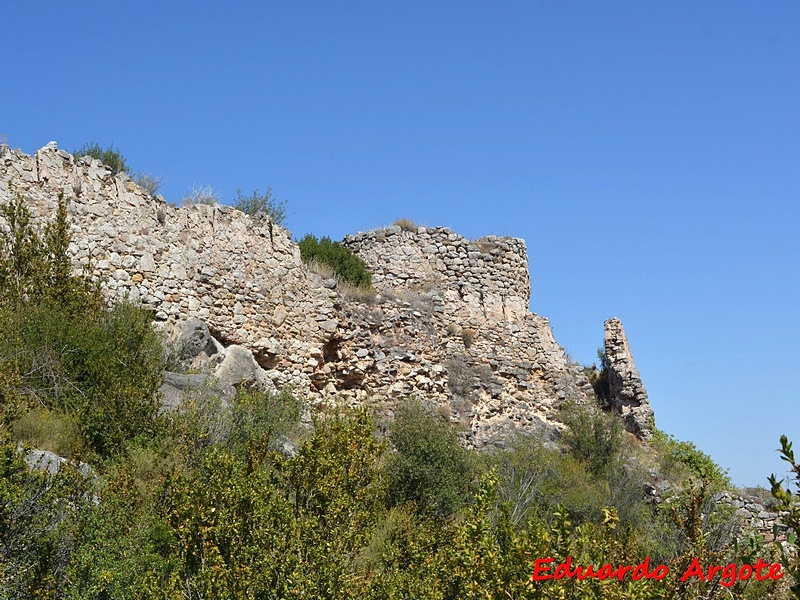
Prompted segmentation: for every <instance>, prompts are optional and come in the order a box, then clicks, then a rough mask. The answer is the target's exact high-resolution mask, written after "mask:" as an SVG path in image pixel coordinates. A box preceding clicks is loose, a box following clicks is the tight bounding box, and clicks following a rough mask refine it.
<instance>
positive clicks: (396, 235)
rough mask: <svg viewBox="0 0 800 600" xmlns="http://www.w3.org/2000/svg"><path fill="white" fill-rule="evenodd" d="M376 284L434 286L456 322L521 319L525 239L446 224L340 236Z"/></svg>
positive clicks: (526, 293)
mask: <svg viewBox="0 0 800 600" xmlns="http://www.w3.org/2000/svg"><path fill="white" fill-rule="evenodd" d="M343 244H344V245H345V246H347V247H348V248H350V249H351V250H352V251H353V252H355V253H356V254H358V256H359V257H360V258H361V259H362V260H363V261H364V262H365V263H366V264H367V266H368V267H369V270H370V272H371V273H372V274H373V275H372V279H373V283H374V285H375V286H376V287H377V288H379V289H383V288H389V289H392V288H416V289H430V288H433V287H435V288H437V289H439V290H440V292H441V295H442V300H443V303H444V307H445V312H446V314H447V315H449V316H451V317H453V318H458V319H459V320H460V321H461V322H469V323H479V322H481V321H485V320H491V321H512V322H513V321H521V320H523V319H524V318H525V316H526V315H527V314H528V312H529V309H528V302H529V301H530V295H531V286H530V278H529V275H528V255H527V251H526V249H525V241H524V240H521V239H517V238H510V237H496V236H488V237H484V238H481V239H479V240H476V241H474V242H472V241H469V240H467V239H466V238H464V237H462V236H460V235H458V234H457V233H454V232H453V231H450V230H449V229H447V228H446V227H417V228H415V229H411V230H409V229H403V228H401V227H399V226H397V225H393V226H392V227H388V228H386V229H376V230H374V231H368V232H366V233H363V232H359V233H357V234H354V235H349V236H346V237H345V238H344V240H343Z"/></svg>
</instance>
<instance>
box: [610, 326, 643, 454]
mask: <svg viewBox="0 0 800 600" xmlns="http://www.w3.org/2000/svg"><path fill="white" fill-rule="evenodd" d="M605 354H606V359H607V360H608V384H609V391H610V393H611V401H612V405H613V407H614V408H615V409H616V410H617V412H619V414H621V415H622V419H623V422H624V423H625V428H626V429H627V430H628V431H630V432H631V433H634V434H635V435H637V436H638V437H640V438H641V439H645V440H649V439H650V437H651V436H652V434H653V431H652V428H653V422H654V421H653V408H652V407H651V406H650V401H649V400H648V398H647V390H645V388H644V384H643V383H642V378H641V376H640V375H639V371H638V370H637V369H636V365H635V364H634V363H633V354H631V348H630V345H629V344H628V338H627V337H625V330H624V329H623V328H622V322H620V320H619V319H616V318H612V319H608V320H607V321H606V322H605Z"/></svg>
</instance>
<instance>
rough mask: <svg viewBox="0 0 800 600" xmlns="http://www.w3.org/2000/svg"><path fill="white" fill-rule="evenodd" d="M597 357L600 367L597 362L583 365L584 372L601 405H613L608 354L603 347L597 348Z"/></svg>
mask: <svg viewBox="0 0 800 600" xmlns="http://www.w3.org/2000/svg"><path fill="white" fill-rule="evenodd" d="M597 358H598V360H599V361H600V367H599V368H598V366H597V365H596V364H592V365H589V366H585V367H583V372H584V374H585V375H586V377H587V378H588V379H589V383H591V384H592V389H594V394H595V396H597V399H598V400H599V402H600V405H601V406H603V407H604V408H605V407H608V406H610V405H611V388H610V387H609V381H608V368H609V365H608V357H607V356H606V353H605V350H603V348H598V349H597Z"/></svg>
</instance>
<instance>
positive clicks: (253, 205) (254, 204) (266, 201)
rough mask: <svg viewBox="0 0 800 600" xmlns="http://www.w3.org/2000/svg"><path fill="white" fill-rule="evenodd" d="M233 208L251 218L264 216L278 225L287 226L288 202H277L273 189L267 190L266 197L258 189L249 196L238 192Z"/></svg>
mask: <svg viewBox="0 0 800 600" xmlns="http://www.w3.org/2000/svg"><path fill="white" fill-rule="evenodd" d="M233 208H235V209H236V210H240V211H242V212H243V213H245V214H247V215H250V216H251V217H254V216H256V215H258V214H264V215H265V216H267V217H269V219H270V221H272V222H273V223H275V224H276V225H280V226H281V227H285V226H286V217H287V214H286V200H275V198H273V197H272V188H267V191H266V192H264V195H261V194H259V192H258V189H255V190H253V193H252V194H251V195H249V196H245V195H244V194H242V190H236V200H235V201H234V203H233Z"/></svg>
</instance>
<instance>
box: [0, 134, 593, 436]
mask: <svg viewBox="0 0 800 600" xmlns="http://www.w3.org/2000/svg"><path fill="white" fill-rule="evenodd" d="M15 194H20V195H21V196H22V197H23V198H24V199H25V201H26V203H27V205H28V206H29V207H30V208H31V209H32V212H33V214H34V216H35V218H37V219H40V220H41V219H47V218H50V217H52V215H53V214H54V210H55V207H56V204H57V198H58V195H59V194H63V195H64V197H66V198H69V199H70V203H69V217H70V223H71V226H72V234H73V244H72V245H71V246H70V253H71V254H72V258H73V262H74V264H75V267H76V269H81V268H86V267H88V268H90V269H91V271H92V273H93V274H94V275H95V276H96V277H97V278H98V279H99V280H100V281H101V282H102V286H103V289H104V292H105V293H106V294H107V297H108V298H109V300H110V301H113V300H114V299H118V298H123V297H126V296H127V297H130V298H131V299H132V300H134V301H137V302H141V303H142V305H143V306H145V307H146V308H149V309H151V310H152V311H153V313H154V314H155V316H156V319H157V320H158V321H160V322H162V323H164V324H165V325H167V326H170V325H171V326H172V327H173V328H174V329H178V328H179V326H180V324H181V323H183V322H185V321H186V319H187V318H189V317H198V318H200V319H202V320H203V321H204V322H205V323H206V324H207V325H208V328H209V329H210V332H211V334H212V335H213V336H214V338H215V339H216V340H218V341H219V342H221V347H224V348H225V349H226V352H227V354H231V355H233V354H236V352H238V350H237V351H236V352H234V350H235V348H234V347H238V346H241V347H243V348H246V349H247V350H249V351H250V352H252V353H253V355H254V357H255V359H256V361H257V362H258V365H259V366H260V368H261V369H263V371H264V372H263V373H261V374H259V378H260V379H261V380H263V378H264V377H266V378H268V379H269V380H270V381H271V382H272V383H274V385H275V386H277V387H282V386H284V385H292V386H293V387H294V389H295V390H296V392H297V393H299V394H301V395H304V396H305V397H306V398H307V399H308V400H309V401H311V402H312V403H314V402H328V401H330V402H347V403H353V404H358V403H365V402H369V403H372V404H373V405H375V406H376V408H377V409H378V412H379V414H385V415H386V416H387V417H388V418H391V413H392V411H393V408H394V406H396V404H397V403H398V402H402V401H404V400H405V399H406V398H410V397H415V396H416V397H419V398H422V399H424V400H425V401H428V402H431V403H434V404H435V405H437V406H438V407H439V410H440V411H441V412H442V414H444V415H445V416H447V417H448V418H450V419H451V420H453V421H454V422H458V423H460V424H461V425H463V427H464V431H465V438H466V440H467V442H468V443H469V444H471V445H474V446H476V447H482V446H487V445H492V444H495V445H502V444H503V443H505V440H507V439H508V438H509V436H510V435H511V434H513V433H514V432H517V431H521V432H539V433H540V434H541V435H545V436H551V437H552V436H553V435H556V434H557V432H558V430H559V429H560V428H563V425H562V424H561V423H559V422H558V418H557V413H558V409H559V407H560V406H561V404H562V403H563V402H565V401H568V400H571V401H575V402H586V401H587V400H588V399H589V398H591V394H592V392H591V386H589V384H588V381H587V380H586V378H585V376H584V375H583V374H582V373H581V371H580V369H579V368H578V367H577V366H576V365H573V364H571V363H570V362H569V361H568V360H567V357H566V355H565V353H564V350H563V348H561V346H559V345H558V344H557V343H556V341H555V339H554V338H553V334H552V331H551V329H550V325H549V323H548V321H547V319H545V318H544V317H541V316H538V315H533V314H531V313H530V312H529V310H528V302H529V298H530V282H529V277H528V270H527V264H528V263H527V255H526V251H525V244H524V242H523V241H522V240H517V239H513V238H495V237H490V238H483V239H481V240H478V241H476V242H470V241H468V240H466V239H464V238H463V237H461V236H459V235H457V234H455V233H453V232H451V231H449V230H447V229H444V228H431V229H428V228H417V229H416V230H415V231H404V230H401V229H400V228H399V227H392V228H389V229H387V230H378V231H375V232H369V233H361V234H357V235H355V236H350V237H349V238H347V240H346V244H347V245H348V246H349V247H351V248H352V249H354V250H356V251H357V253H358V254H359V255H360V256H362V258H364V259H365V260H366V262H367V263H368V265H369V266H370V268H371V269H372V270H373V273H374V277H375V282H376V287H377V289H378V293H377V294H375V295H374V296H373V297H370V298H362V299H359V298H355V299H354V298H351V297H349V296H348V294H347V292H346V290H344V289H340V288H339V287H337V284H336V282H335V281H333V280H326V279H324V278H323V277H321V276H319V275H317V274H315V273H313V272H312V271H310V270H309V269H308V268H307V267H306V266H305V265H304V264H303V263H302V261H301V259H300V253H299V248H298V246H297V244H295V243H294V242H293V241H292V240H291V235H290V233H289V232H288V231H286V230H284V229H283V228H281V227H279V226H277V225H275V224H274V223H271V222H269V221H268V220H266V219H253V218H251V217H249V216H247V215H244V214H243V213H241V212H239V211H236V210H234V209H232V208H230V207H226V206H207V205H197V206H191V207H187V208H181V207H176V206H174V205H171V204H168V203H167V202H166V201H165V200H164V199H163V198H161V197H159V196H156V197H152V196H151V195H149V194H148V193H146V192H144V191H143V190H141V189H140V188H139V187H138V186H136V184H135V183H134V182H133V181H131V180H130V178H128V177H127V176H126V175H125V174H116V175H114V174H112V172H111V170H110V169H109V168H108V167H106V166H104V165H102V164H101V163H100V162H98V161H97V160H92V159H90V158H88V157H83V158H75V157H73V156H71V155H70V154H69V153H68V152H65V151H63V150H59V149H58V148H57V146H56V144H55V143H50V144H48V145H47V146H45V147H44V148H42V149H40V150H39V151H37V152H36V153H35V154H34V155H33V156H28V155H26V154H24V153H22V152H20V151H16V150H11V149H9V148H8V147H5V146H4V147H0V202H4V201H7V200H8V199H10V198H11V197H13V196H14V195H15ZM2 226H3V223H2V222H1V221H0V227H2ZM227 354H226V356H227Z"/></svg>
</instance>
